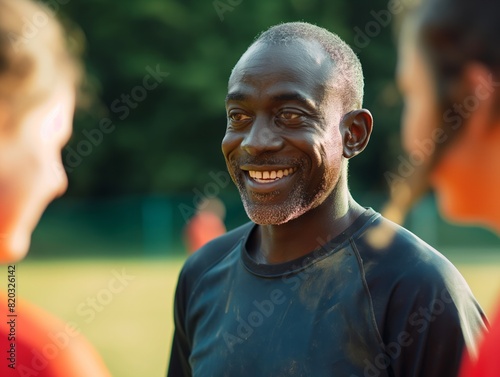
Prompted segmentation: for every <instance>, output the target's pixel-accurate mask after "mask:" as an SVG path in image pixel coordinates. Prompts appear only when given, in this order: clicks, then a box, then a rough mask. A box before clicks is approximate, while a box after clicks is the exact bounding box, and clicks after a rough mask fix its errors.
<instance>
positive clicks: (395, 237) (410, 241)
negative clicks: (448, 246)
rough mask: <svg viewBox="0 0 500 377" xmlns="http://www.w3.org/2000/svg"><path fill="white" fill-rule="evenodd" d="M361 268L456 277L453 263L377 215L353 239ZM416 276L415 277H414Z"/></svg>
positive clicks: (398, 226) (408, 232)
mask: <svg viewBox="0 0 500 377" xmlns="http://www.w3.org/2000/svg"><path fill="white" fill-rule="evenodd" d="M354 241H355V244H356V246H357V248H358V252H359V254H360V257H361V259H362V261H363V264H364V265H365V266H367V265H368V266H369V267H374V266H376V265H380V266H381V267H382V266H383V268H382V269H383V271H385V272H386V273H388V272H390V271H391V270H393V272H394V273H397V274H404V275H405V276H407V277H409V276H412V275H413V276H414V277H416V276H426V278H427V279H432V278H433V277H434V278H438V279H442V278H443V277H444V276H445V275H446V276H448V277H452V276H460V277H461V275H460V273H459V272H458V270H457V269H456V268H455V266H453V264H452V263H451V262H450V261H449V260H448V259H447V258H446V257H445V256H443V254H441V253H440V252H439V251H437V250H436V249H435V248H433V247H432V246H430V245H429V244H428V243H427V242H425V241H423V240H422V239H421V238H420V237H418V236H417V235H415V234H413V233H412V232H411V231H409V230H407V229H406V228H404V227H402V226H400V225H398V224H396V223H394V222H392V221H390V220H388V219H386V218H384V217H383V216H378V217H377V218H376V219H375V220H374V221H373V222H372V223H371V224H370V225H369V226H368V227H365V229H364V230H363V232H362V233H361V234H359V235H358V237H357V238H356V239H355V240H354ZM415 275H416V276H415Z"/></svg>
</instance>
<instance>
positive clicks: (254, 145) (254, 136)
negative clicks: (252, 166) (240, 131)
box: [241, 119, 283, 156]
mask: <svg viewBox="0 0 500 377" xmlns="http://www.w3.org/2000/svg"><path fill="white" fill-rule="evenodd" d="M273 126H274V125H273V124H271V122H269V121H266V120H265V119H256V120H255V122H254V123H253V124H252V126H251V128H250V130H249V131H248V133H247V134H246V135H245V138H244V139H243V141H242V143H241V148H242V149H243V150H244V151H245V152H247V153H248V154H249V155H251V156H257V155H259V154H261V153H264V152H273V151H278V150H280V149H281V148H282V147H283V139H282V138H281V136H280V135H279V134H278V131H279V130H276V129H275V127H273Z"/></svg>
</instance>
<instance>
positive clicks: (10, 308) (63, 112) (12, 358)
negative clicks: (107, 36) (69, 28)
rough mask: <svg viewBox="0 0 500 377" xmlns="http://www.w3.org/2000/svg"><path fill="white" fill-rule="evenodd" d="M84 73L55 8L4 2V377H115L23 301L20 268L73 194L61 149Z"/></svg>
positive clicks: (0, 37) (0, 12) (59, 325)
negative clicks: (53, 208) (48, 218)
mask: <svg viewBox="0 0 500 377" xmlns="http://www.w3.org/2000/svg"><path fill="white" fill-rule="evenodd" d="M81 71H82V70H81V67H80V63H79V61H78V59H77V58H75V57H74V56H73V54H71V53H70V52H69V51H68V48H67V46H66V41H65V37H64V32H63V30H62V28H61V26H60V25H59V23H58V22H57V21H56V20H55V18H54V14H53V13H52V12H51V11H50V10H49V9H48V8H46V7H45V6H43V5H41V3H34V2H32V1H28V0H0V261H1V263H3V264H8V266H4V267H3V269H4V271H5V272H6V273H7V274H8V276H7V277H6V276H5V275H3V274H2V275H3V279H2V281H3V282H2V286H1V293H0V314H1V318H0V354H1V355H2V357H1V359H0V375H1V376H2V377H9V376H37V377H89V376H92V377H104V376H110V374H109V372H108V371H107V369H106V367H105V366H104V364H103V362H102V360H101V358H100V357H99V356H98V355H97V353H96V352H95V351H94V349H93V348H92V346H91V345H90V344H89V343H88V341H87V340H85V339H84V337H83V336H82V335H81V334H80V333H79V331H78V329H77V328H75V327H74V326H71V325H69V324H65V323H63V322H61V321H60V320H58V319H56V318H55V317H53V316H52V315H50V314H49V313H47V312H45V311H44V310H42V309H41V308H38V307H36V306H34V305H32V304H29V303H27V302H25V301H23V300H22V299H19V298H18V297H17V293H18V291H16V290H17V289H18V288H19V283H20V285H22V282H18V281H17V279H16V272H17V271H16V265H14V264H13V263H15V262H17V261H19V260H21V259H22V258H23V257H24V256H25V255H26V253H27V252H28V249H29V246H30V239H31V233H32V231H33V229H34V228H35V226H36V224H37V223H38V221H39V219H40V217H41V215H42V213H43V211H44V210H45V208H46V207H47V205H48V204H49V203H50V202H51V201H52V200H53V199H55V198H56V197H58V196H60V195H62V194H63V193H64V192H65V190H66V186H67V177H66V174H65V171H64V167H63V165H62V160H61V150H62V148H63V146H64V145H65V144H66V143H67V142H68V139H69V138H70V136H71V132H72V119H73V112H74V107H75V95H76V90H77V86H78V84H79V82H80V77H81ZM61 283H63V282H61ZM5 290H6V291H7V292H5Z"/></svg>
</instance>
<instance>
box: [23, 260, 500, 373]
mask: <svg viewBox="0 0 500 377" xmlns="http://www.w3.org/2000/svg"><path fill="white" fill-rule="evenodd" d="M452 260H453V258H452ZM454 262H455V263H456V265H457V267H458V268H459V270H460V271H461V272H462V274H463V275H464V276H465V278H466V279H467V281H468V282H469V284H470V286H471V288H472V290H473V292H474V293H475V295H476V297H477V298H478V300H479V302H480V303H481V305H482V306H483V308H484V309H485V310H486V312H487V313H491V311H492V309H493V307H494V301H495V300H496V298H497V297H498V295H499V294H500V279H498V277H499V276H500V261H495V263H491V262H489V261H487V260H485V261H482V262H480V263H477V262H474V263H472V262H471V261H464V260H461V259H460V258H458V259H456V260H454ZM181 265H182V260H176V259H157V260H151V259H146V260H131V259H113V260H103V259H98V260H51V261H26V262H22V263H20V264H18V267H17V269H18V275H17V279H18V287H19V288H18V294H19V297H22V298H25V299H28V300H30V301H32V302H34V303H36V304H38V305H40V306H42V307H44V308H46V309H47V310H48V311H50V312H52V313H54V314H56V315H57V316H58V317H60V318H62V319H64V320H66V321H72V322H76V323H77V324H78V326H79V328H80V330H81V332H82V333H83V334H85V335H86V336H87V338H88V339H89V340H90V341H91V342H92V343H93V344H94V346H95V347H96V348H97V350H98V351H99V353H100V354H101V355H102V356H103V358H104V361H105V363H106V364H107V366H108V367H109V369H110V370H111V372H112V374H113V376H117V377H137V376H147V377H163V376H165V371H166V367H167V362H168V354H169V350H170V341H171V336H172V330H173V322H172V314H171V313H172V301H173V292H174V289H175V284H176V280H177V275H178V272H179V269H180V267H181ZM117 275H121V276H122V277H121V279H118V278H117V277H116V276H117ZM109 284H113V287H114V289H113V290H114V291H115V292H117V291H119V292H117V293H110V292H111V290H110V289H109ZM92 300H94V301H95V302H96V304H91V302H92Z"/></svg>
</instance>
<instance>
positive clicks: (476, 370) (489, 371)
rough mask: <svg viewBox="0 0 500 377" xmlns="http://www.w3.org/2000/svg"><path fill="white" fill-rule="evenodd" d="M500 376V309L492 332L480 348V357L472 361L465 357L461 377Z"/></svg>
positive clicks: (492, 326)
mask: <svg viewBox="0 0 500 377" xmlns="http://www.w3.org/2000/svg"><path fill="white" fill-rule="evenodd" d="M499 376H500V307H499V308H498V312H497V314H496V316H495V317H494V319H493V322H492V325H491V329H490V332H489V333H487V334H486V335H485V338H484V339H483V341H482V343H481V345H480V346H479V357H478V359H477V360H476V361H472V360H471V359H470V358H469V357H468V355H465V357H464V361H463V363H462V369H461V372H460V377H499Z"/></svg>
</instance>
